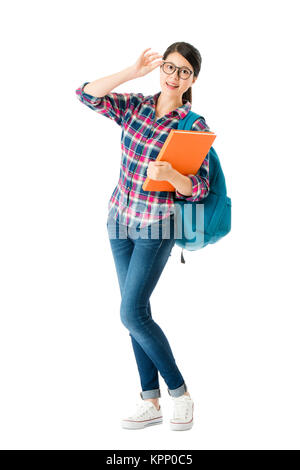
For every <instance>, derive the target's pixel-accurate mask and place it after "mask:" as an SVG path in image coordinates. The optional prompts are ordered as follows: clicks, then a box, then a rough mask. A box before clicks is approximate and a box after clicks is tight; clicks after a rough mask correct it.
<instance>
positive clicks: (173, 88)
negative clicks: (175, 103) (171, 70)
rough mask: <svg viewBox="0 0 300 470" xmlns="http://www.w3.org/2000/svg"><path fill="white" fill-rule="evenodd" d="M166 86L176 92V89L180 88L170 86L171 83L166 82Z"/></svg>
mask: <svg viewBox="0 0 300 470" xmlns="http://www.w3.org/2000/svg"><path fill="white" fill-rule="evenodd" d="M166 85H167V87H168V88H169V89H170V90H175V88H178V86H179V85H176V86H173V85H169V83H167V82H166Z"/></svg>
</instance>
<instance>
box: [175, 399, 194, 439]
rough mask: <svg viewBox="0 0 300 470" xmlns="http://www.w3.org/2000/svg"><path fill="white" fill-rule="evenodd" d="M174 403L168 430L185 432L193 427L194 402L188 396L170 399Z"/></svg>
mask: <svg viewBox="0 0 300 470" xmlns="http://www.w3.org/2000/svg"><path fill="white" fill-rule="evenodd" d="M172 398H173V403H174V410H173V417H172V419H170V428H171V429H172V430H173V431H185V430H187V429H191V427H192V426H193V423H194V421H193V411H194V402H193V400H192V399H191V397H190V396H188V395H181V396H180V397H172Z"/></svg>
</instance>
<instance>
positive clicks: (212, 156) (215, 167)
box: [174, 111, 231, 263]
mask: <svg viewBox="0 0 300 470" xmlns="http://www.w3.org/2000/svg"><path fill="white" fill-rule="evenodd" d="M199 117H202V116H199V114H196V113H194V112H192V111H189V112H188V114H187V115H186V116H185V118H184V119H181V120H180V121H179V125H178V129H186V130H190V129H191V128H192V125H193V123H194V122H195V120H196V119H198V118H199ZM208 154H209V193H208V195H207V196H206V197H205V198H204V199H202V200H201V201H197V202H191V201H186V200H183V199H177V198H176V197H174V202H175V227H176V234H177V236H178V238H176V239H175V243H176V245H178V246H180V247H181V248H182V251H181V262H182V263H185V260H184V258H183V250H184V249H186V250H188V251H195V250H199V249H201V248H204V247H205V246H206V245H208V244H210V243H216V242H217V241H219V240H220V239H221V238H223V237H224V236H225V235H227V234H228V233H229V232H230V230H231V198H230V197H228V196H227V190H226V183H225V177H224V174H223V171H222V168H221V164H220V161H219V158H218V155H217V152H216V151H215V149H214V148H213V147H211V148H210V150H209V153H208ZM199 170H200V169H199ZM199 170H198V171H197V174H198V172H199Z"/></svg>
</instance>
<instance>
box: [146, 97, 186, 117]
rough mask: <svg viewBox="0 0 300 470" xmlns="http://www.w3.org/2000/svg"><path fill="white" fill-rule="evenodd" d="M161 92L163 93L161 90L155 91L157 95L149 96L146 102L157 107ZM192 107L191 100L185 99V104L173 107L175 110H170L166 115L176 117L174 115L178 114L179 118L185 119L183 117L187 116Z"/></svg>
mask: <svg viewBox="0 0 300 470" xmlns="http://www.w3.org/2000/svg"><path fill="white" fill-rule="evenodd" d="M160 94H161V91H159V92H158V93H155V95H150V96H148V97H147V98H146V99H145V102H147V103H150V104H152V105H153V107H154V108H155V106H156V103H157V100H158V97H159V95H160ZM191 107H192V105H191V103H190V101H188V100H186V99H184V100H183V105H181V106H179V107H178V108H176V109H173V111H170V112H169V113H168V114H166V115H165V117H174V116H176V115H177V116H179V119H183V118H185V116H186V115H187V113H188V112H189V111H190V110H191Z"/></svg>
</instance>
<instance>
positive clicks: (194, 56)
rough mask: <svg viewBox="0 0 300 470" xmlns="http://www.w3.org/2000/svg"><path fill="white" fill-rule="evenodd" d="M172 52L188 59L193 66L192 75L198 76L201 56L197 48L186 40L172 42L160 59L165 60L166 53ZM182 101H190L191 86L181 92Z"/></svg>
mask: <svg viewBox="0 0 300 470" xmlns="http://www.w3.org/2000/svg"><path fill="white" fill-rule="evenodd" d="M172 52H178V53H179V54H181V55H182V56H183V57H184V58H185V59H186V60H187V61H189V63H190V64H191V65H192V66H193V71H194V76H195V77H198V75H199V72H200V69H201V63H202V57H201V55H200V52H199V51H198V49H196V48H195V47H194V46H192V45H191V44H189V43H188V42H174V43H173V44H171V45H170V46H169V47H168V49H166V51H165V52H164V55H163V57H162V60H166V58H167V57H168V55H169V54H171V53H172ZM184 101H189V102H190V103H192V87H190V88H188V90H186V92H184V93H183V95H182V102H183V103H184Z"/></svg>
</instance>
